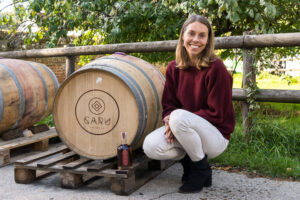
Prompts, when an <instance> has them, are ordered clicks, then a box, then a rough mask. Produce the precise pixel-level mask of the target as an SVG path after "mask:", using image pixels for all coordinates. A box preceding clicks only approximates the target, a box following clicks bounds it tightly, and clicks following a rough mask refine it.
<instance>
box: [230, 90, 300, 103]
mask: <svg viewBox="0 0 300 200" xmlns="http://www.w3.org/2000/svg"><path fill="white" fill-rule="evenodd" d="M246 98H247V93H246V90H245V89H240V88H233V90H232V99H233V100H235V101H246ZM256 101H260V102H278V103H300V90H271V89H261V90H259V92H258V95H257V98H256Z"/></svg>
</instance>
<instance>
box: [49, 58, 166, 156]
mask: <svg viewBox="0 0 300 200" xmlns="http://www.w3.org/2000/svg"><path fill="white" fill-rule="evenodd" d="M164 81H165V79H164V77H163V75H162V74H161V73H160V71H159V70H158V69H157V68H156V67H155V66H153V65H151V64H149V63H148V62H146V61H144V60H142V59H139V58H136V57H133V56H129V55H125V54H120V53H119V54H113V55H110V56H105V57H101V58H99V59H97V60H95V61H93V62H91V63H89V64H88V65H86V66H84V67H82V68H81V69H80V70H78V71H76V72H75V73H73V74H72V75H71V76H70V77H69V78H68V79H67V80H65V81H64V82H63V83H62V85H61V86H60V88H59V90H58V92H57V95H56V97H55V101H54V108H53V119H54V123H55V127H56V130H57V132H58V134H59V136H60V138H61V139H62V141H63V142H64V143H65V144H66V145H67V146H68V147H69V148H70V149H72V150H73V151H75V152H76V153H78V154H80V155H82V156H85V157H88V158H92V159H107V158H111V157H114V156H116V155H117V147H118V145H120V144H121V132H122V131H125V132H127V143H128V144H131V145H132V147H133V148H137V147H139V146H141V144H142V142H143V140H144V138H145V136H146V135H147V134H148V133H149V132H151V131H152V130H154V129H156V128H158V127H159V126H161V111H162V108H161V102H160V99H161V95H162V91H163V85H164Z"/></svg>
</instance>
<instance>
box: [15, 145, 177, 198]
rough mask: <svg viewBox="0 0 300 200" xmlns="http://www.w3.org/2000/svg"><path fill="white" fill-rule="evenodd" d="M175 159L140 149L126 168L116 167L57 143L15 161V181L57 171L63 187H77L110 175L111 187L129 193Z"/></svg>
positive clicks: (113, 189)
mask: <svg viewBox="0 0 300 200" xmlns="http://www.w3.org/2000/svg"><path fill="white" fill-rule="evenodd" d="M173 163H174V161H156V160H151V159H149V158H147V157H146V156H145V155H144V154H143V153H141V152H140V153H139V154H137V155H136V156H135V159H134V161H133V165H132V166H131V167H130V169H128V170H118V169H117V160H116V159H114V160H109V161H102V160H92V159H87V158H84V157H80V156H79V155H77V154H76V153H74V152H73V151H70V150H69V149H68V148H67V147H66V146H64V145H63V146H60V147H58V148H56V149H53V150H49V151H47V152H43V153H40V154H37V155H34V156H31V157H27V158H24V159H21V160H18V161H16V162H15V181H16V183H22V184H28V183H31V182H33V181H35V180H37V179H39V178H43V177H45V176H46V175H48V174H52V173H59V174H60V178H61V186H62V187H63V188H78V187H80V186H82V185H83V184H87V183H88V182H89V183H90V182H91V180H95V178H99V177H109V178H110V180H111V191H112V192H114V193H115V194H118V195H129V194H131V193H132V192H134V191H135V190H137V189H138V188H140V187H141V186H143V185H144V184H145V183H146V182H148V181H149V180H151V179H152V178H154V177H155V176H157V175H159V174H160V173H161V172H163V170H164V169H166V168H168V167H169V166H171V165H172V164H173Z"/></svg>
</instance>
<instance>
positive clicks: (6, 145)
mask: <svg viewBox="0 0 300 200" xmlns="http://www.w3.org/2000/svg"><path fill="white" fill-rule="evenodd" d="M55 136H57V132H56V131H55V128H51V129H50V130H49V131H45V132H43V133H39V134H36V135H33V136H32V137H26V138H24V137H21V138H16V139H13V140H10V141H5V142H1V143H0V151H1V150H2V149H9V150H10V149H14V148H18V147H21V146H25V145H28V144H32V143H35V142H39V141H42V140H45V139H47V138H52V137H55Z"/></svg>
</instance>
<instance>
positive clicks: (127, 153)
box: [117, 132, 132, 169]
mask: <svg viewBox="0 0 300 200" xmlns="http://www.w3.org/2000/svg"><path fill="white" fill-rule="evenodd" d="M121 136H122V144H121V145H120V146H118V149H117V157H118V168H119V169H128V168H129V167H130V166H131V165H132V148H131V146H130V145H128V144H127V138H126V132H122V134H121Z"/></svg>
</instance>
